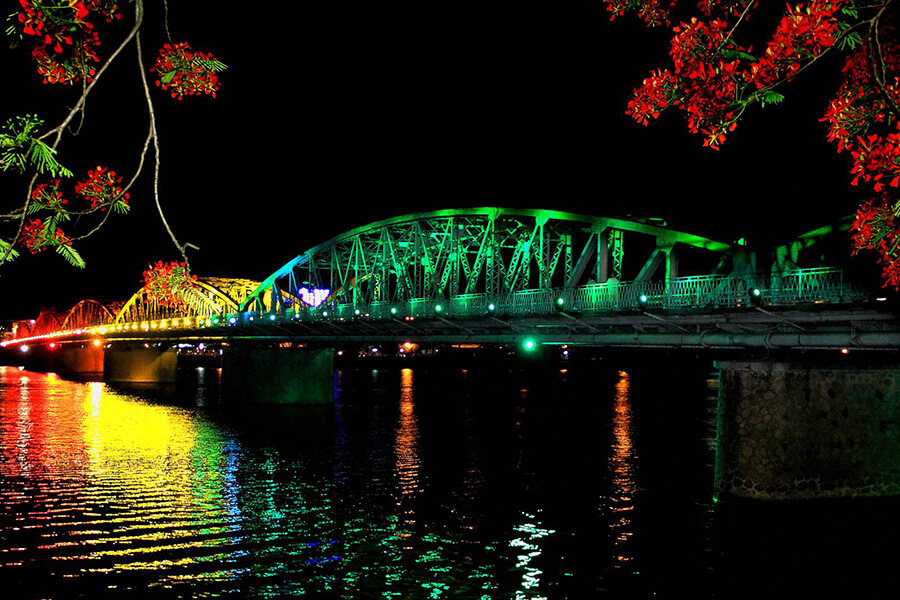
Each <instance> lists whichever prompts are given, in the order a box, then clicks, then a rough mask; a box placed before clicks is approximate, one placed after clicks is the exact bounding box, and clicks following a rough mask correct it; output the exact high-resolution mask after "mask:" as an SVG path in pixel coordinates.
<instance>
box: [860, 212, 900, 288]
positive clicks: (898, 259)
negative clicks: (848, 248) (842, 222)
mask: <svg viewBox="0 0 900 600" xmlns="http://www.w3.org/2000/svg"><path fill="white" fill-rule="evenodd" d="M897 226H898V223H897V217H896V216H894V211H893V209H892V203H891V202H890V201H889V200H888V199H887V198H886V197H881V198H879V199H877V200H867V201H866V202H863V204H862V205H861V206H860V207H859V209H858V210H857V211H856V220H855V221H854V222H853V225H852V226H851V227H850V230H851V231H852V232H853V234H852V235H853V246H854V250H853V252H854V254H855V253H856V252H858V251H860V250H862V249H869V250H875V251H877V252H878V254H879V258H878V262H879V263H881V266H882V280H883V281H884V287H888V286H893V287H894V288H895V289H900V234H898V230H897Z"/></svg>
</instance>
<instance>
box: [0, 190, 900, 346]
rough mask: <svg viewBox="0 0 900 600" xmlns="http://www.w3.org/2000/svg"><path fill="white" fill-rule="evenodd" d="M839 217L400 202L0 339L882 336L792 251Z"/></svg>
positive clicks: (737, 340) (842, 342)
mask: <svg viewBox="0 0 900 600" xmlns="http://www.w3.org/2000/svg"><path fill="white" fill-rule="evenodd" d="M847 225H848V221H847V220H844V221H843V222H842V223H839V224H837V225H835V226H830V227H824V228H822V229H820V230H816V231H813V232H809V233H807V234H804V235H803V236H800V237H798V238H797V239H796V240H793V241H791V242H790V243H788V244H785V245H783V246H781V247H778V248H774V249H771V251H770V252H769V253H768V254H766V255H760V253H759V252H758V251H755V250H754V249H751V248H748V247H747V246H744V245H741V244H738V243H726V242H720V241H714V240H711V239H708V238H705V237H701V236H697V235H693V234H689V233H684V232H678V231H673V230H671V229H669V228H667V227H665V225H664V224H663V223H660V222H654V221H652V220H651V221H647V220H636V219H626V218H608V217H594V216H587V215H578V214H572V213H565V212H559V211H553V210H521V209H520V210H516V209H504V208H475V209H459V210H445V211H437V212H429V213H421V214H413V215H406V216H401V217H397V218H393V219H388V220H385V221H381V222H377V223H372V224H369V225H366V226H363V227H359V228H357V229H354V230H352V231H348V232H346V233H344V234H341V235H339V236H337V237H335V238H333V239H331V240H328V241H326V242H324V243H322V244H319V245H317V246H315V247H313V248H310V249H309V250H306V251H305V252H303V253H301V254H299V255H298V256H296V257H295V258H294V259H292V260H290V261H289V262H287V263H286V264H285V265H283V266H282V267H281V268H279V269H277V270H276V271H274V272H273V273H272V274H271V275H270V276H269V277H267V278H266V279H265V280H263V281H262V282H255V281H250V280H246V279H223V278H203V277H201V278H200V279H199V280H198V282H197V285H196V287H197V289H198V290H199V291H200V292H201V293H202V294H203V295H204V296H205V297H206V299H207V301H206V302H205V303H200V304H195V305H193V306H191V307H190V308H189V309H188V310H182V311H180V312H176V311H173V310H172V309H170V308H167V307H165V306H163V305H161V304H160V303H159V302H158V301H157V299H156V298H154V297H153V296H152V294H150V293H149V292H148V290H146V289H143V288H142V289H140V290H138V291H137V292H136V293H134V294H133V295H132V296H131V297H130V298H129V299H128V300H126V301H124V302H121V303H112V304H109V303H108V304H102V303H100V302H98V301H95V300H91V299H88V300H83V301H81V302H79V303H78V304H76V305H75V306H74V307H72V309H71V310H69V311H68V312H67V313H65V314H43V315H40V316H38V317H36V318H35V319H33V320H29V321H22V322H18V323H15V324H14V326H13V328H12V336H11V339H6V340H4V341H3V342H0V345H3V346H13V345H19V346H21V345H28V346H33V345H34V344H47V345H49V344H54V345H55V344H64V343H77V342H82V341H84V340H87V339H101V338H102V339H103V340H105V341H116V342H145V341H153V342H155V343H162V342H172V343H174V342H185V341H190V342H195V343H204V342H205V343H207V344H209V343H216V342H225V341H241V340H243V341H249V340H257V341H268V342H297V343H305V342H316V343H324V344H337V343H342V342H362V343H372V344H381V343H383V344H389V343H395V342H409V341H412V342H416V343H423V342H427V343H437V344H442V343H473V344H516V343H524V342H526V341H527V342H528V343H530V344H536V345H540V344H588V345H592V346H606V345H611V346H667V347H697V348H742V347H743V348H751V347H763V348H834V349H842V348H873V349H878V348H880V349H887V348H897V347H898V346H900V342H898V339H900V337H898V333H900V332H898V326H897V319H896V317H895V315H894V314H892V313H891V311H889V310H888V309H887V307H886V306H881V305H880V303H879V298H880V297H882V296H881V292H880V291H876V292H875V293H872V292H871V291H867V290H864V289H861V288H859V287H857V286H855V285H854V284H853V283H851V282H849V281H847V280H846V279H845V274H844V273H843V271H842V269H840V268H838V267H833V266H826V265H821V264H814V265H813V266H805V267H801V266H800V265H801V264H803V258H804V257H803V253H804V252H805V251H806V252H807V253H808V254H816V251H815V250H816V248H815V247H816V245H817V244H820V243H822V242H823V241H825V240H827V239H829V237H832V236H834V235H836V234H838V233H839V232H840V231H842V230H846V228H847ZM626 249H627V250H628V251H627V252H626ZM807 262H808V261H807ZM688 272H689V273H690V274H687V273H688Z"/></svg>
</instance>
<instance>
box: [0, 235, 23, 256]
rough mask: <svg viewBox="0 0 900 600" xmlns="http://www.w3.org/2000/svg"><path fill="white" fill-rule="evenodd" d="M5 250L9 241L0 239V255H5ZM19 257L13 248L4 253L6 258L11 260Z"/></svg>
mask: <svg viewBox="0 0 900 600" xmlns="http://www.w3.org/2000/svg"><path fill="white" fill-rule="evenodd" d="M7 250H9V242H7V241H6V240H0V256H4V255H6V252H7ZM18 257H19V253H18V252H17V251H16V250H15V249H13V250H9V254H8V255H6V260H12V259H15V258H18Z"/></svg>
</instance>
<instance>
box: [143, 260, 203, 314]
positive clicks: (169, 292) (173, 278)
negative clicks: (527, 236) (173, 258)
mask: <svg viewBox="0 0 900 600" xmlns="http://www.w3.org/2000/svg"><path fill="white" fill-rule="evenodd" d="M196 281H197V276H196V275H191V274H190V273H189V272H188V269H187V265H185V264H184V263H183V262H182V263H178V262H163V261H161V260H160V261H157V262H156V264H155V265H148V268H147V270H146V271H144V289H145V290H146V291H147V293H149V294H150V295H151V296H152V297H153V298H155V299H156V301H157V302H159V303H160V304H161V305H162V306H167V307H169V308H173V309H176V310H178V309H184V308H185V307H186V305H185V301H184V292H185V291H186V290H188V289H190V288H193V287H194V286H195V283H196Z"/></svg>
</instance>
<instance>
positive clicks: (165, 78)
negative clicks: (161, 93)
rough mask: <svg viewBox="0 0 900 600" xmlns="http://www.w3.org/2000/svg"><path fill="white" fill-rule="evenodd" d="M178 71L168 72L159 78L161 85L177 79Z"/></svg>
mask: <svg viewBox="0 0 900 600" xmlns="http://www.w3.org/2000/svg"><path fill="white" fill-rule="evenodd" d="M177 72H178V71H166V72H165V73H163V75H162V77H160V78H159V81H160V82H161V83H171V81H172V80H173V79H175V73H177Z"/></svg>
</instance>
